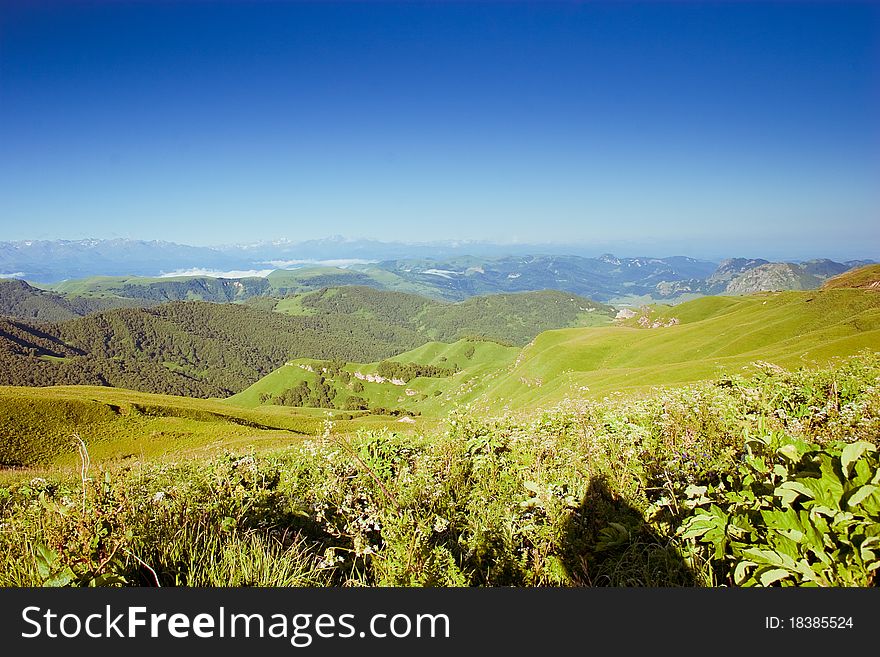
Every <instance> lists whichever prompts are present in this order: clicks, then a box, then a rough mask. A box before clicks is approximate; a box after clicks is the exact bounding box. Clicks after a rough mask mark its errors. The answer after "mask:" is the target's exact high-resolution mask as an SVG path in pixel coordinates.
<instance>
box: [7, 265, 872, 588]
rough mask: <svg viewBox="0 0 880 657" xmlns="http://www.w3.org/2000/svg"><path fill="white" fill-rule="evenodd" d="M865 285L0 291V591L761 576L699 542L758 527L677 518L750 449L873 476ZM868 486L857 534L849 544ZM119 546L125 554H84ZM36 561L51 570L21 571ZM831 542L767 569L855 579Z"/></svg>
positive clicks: (794, 578)
mask: <svg viewBox="0 0 880 657" xmlns="http://www.w3.org/2000/svg"><path fill="white" fill-rule="evenodd" d="M321 275H323V274H321ZM878 278H880V266H876V265H869V266H866V267H863V268H860V269H856V270H853V271H852V272H848V273H843V274H840V275H838V276H836V277H832V278H831V279H830V280H829V281H827V282H826V283H825V284H824V285H823V286H822V288H821V289H813V290H808V291H768V292H758V293H753V294H748V295H727V296H702V297H699V298H695V299H693V300H690V301H684V302H681V303H678V304H675V305H667V304H652V305H642V306H640V307H637V308H631V307H630V308H628V307H626V306H623V307H622V308H623V309H624V311H625V312H623V311H621V310H619V309H618V308H614V307H612V306H610V305H607V304H602V303H598V302H594V301H592V300H590V299H588V298H585V297H579V296H576V295H572V294H571V293H567V292H560V291H550V290H548V291H540V292H523V293H513V294H494V295H484V296H471V297H469V298H467V299H466V300H464V301H459V302H449V301H438V300H436V299H432V298H428V297H423V296H419V295H417V294H412V293H410V292H391V291H387V290H380V289H377V288H375V287H372V286H363V285H346V286H336V287H321V288H319V289H317V290H313V291H306V292H297V293H293V294H285V295H284V296H281V297H278V298H276V297H273V296H271V295H257V296H253V297H247V298H244V299H235V298H233V297H228V298H227V297H224V298H223V299H221V300H220V301H216V302H208V301H203V300H180V299H175V300H172V301H167V300H166V301H163V300H161V299H159V298H155V299H147V298H146V297H143V298H142V301H144V302H146V301H149V303H144V304H143V305H139V306H136V307H116V308H112V307H111V308H109V309H108V308H105V307H101V306H100V305H98V306H96V307H91V306H88V305H79V302H78V301H77V299H79V298H84V299H95V300H98V299H102V298H103V299H105V300H113V301H112V302H117V301H118V300H120V299H126V300H130V299H128V298H124V297H118V296H116V295H115V292H114V293H113V294H110V295H109V296H104V297H102V296H101V294H103V293H99V292H95V291H94V289H93V290H92V292H91V293H90V294H94V296H90V294H87V295H85V296H82V297H80V296H79V294H78V292H77V291H75V289H73V288H69V289H67V290H59V291H56V292H48V291H45V290H42V291H41V290H39V289H38V288H34V287H30V286H26V285H24V284H21V283H13V284H12V285H13V286H14V287H11V289H12V290H13V292H14V294H11V295H6V296H5V297H4V299H5V300H6V303H7V306H6V307H7V308H8V309H9V310H10V313H9V315H8V316H7V318H6V319H3V320H2V321H0V359H2V363H3V369H2V370H0V373H2V377H3V384H4V385H2V386H0V513H2V514H3V518H4V522H5V523H6V526H8V527H13V528H17V529H14V532H13V533H12V534H8V535H4V534H0V543H3V544H5V545H6V547H7V548H9V550H8V553H9V554H13V553H22V552H23V553H24V554H29V555H31V557H29V558H28V559H25V560H24V561H21V562H15V563H13V562H10V561H8V560H7V561H6V562H5V565H4V568H3V569H0V583H3V584H6V585H10V584H12V585H24V584H33V583H40V582H41V581H42V582H45V581H50V580H51V581H54V580H53V579H52V578H60V580H59V581H62V582H65V583H68V584H80V585H90V584H89V583H90V582H91V583H92V584H94V583H95V582H98V583H104V584H111V583H116V584H140V585H143V584H145V583H148V582H147V581H146V580H145V577H147V575H145V571H144V570H143V568H141V567H140V566H139V564H140V563H141V562H142V561H144V559H148V560H149V563H151V564H152V565H151V568H153V570H154V571H155V573H156V577H157V578H159V579H161V580H162V581H163V582H164V583H165V584H173V583H178V584H185V585H217V584H220V583H225V584H224V585H226V584H228V583H230V582H233V583H234V582H238V583H239V585H244V584H249V585H301V584H302V585H346V584H350V583H352V582H356V583H358V584H359V585H386V584H392V585H418V586H424V585H443V586H447V585H462V584H465V585H490V586H491V585H516V586H532V585H554V586H556V585H564V586H570V585H583V584H596V583H597V580H595V579H594V578H595V577H597V573H600V574H601V573H604V574H601V575H600V576H601V577H602V578H603V579H602V580H600V581H599V582H598V583H605V584H612V585H628V584H632V583H637V584H644V585H660V586H669V585H678V584H686V585H694V584H696V585H708V586H714V585H718V584H719V583H727V584H737V585H766V582H767V581H768V575H767V573H769V572H770V571H771V568H772V564H763V565H762V564H761V563H760V562H758V563H756V562H748V563H751V565H750V566H749V565H746V566H739V565H738V564H740V563H743V562H742V560H741V557H737V556H736V554H738V553H736V552H733V553H730V554H729V555H728V552H725V551H724V550H734V551H735V550H737V549H747V548H748V549H751V548H749V546H754V545H768V544H772V545H775V547H774V548H773V549H776V550H778V549H782V548H780V547H779V546H778V545H776V544H775V543H773V541H776V540H777V539H775V538H773V537H774V536H775V534H774V533H773V531H775V530H773V528H772V525H768V527H767V528H766V529H762V530H760V531H758V533H757V534H755V535H754V536H753V537H752V538H751V539H749V541H751V542H747V543H745V544H744V545H743V546H742V547H741V548H736V547H735V545H736V544H735V543H733V544H730V545H729V546H728V547H726V548H724V549H723V550H722V554H724V555H728V556H724V557H723V558H721V559H720V560H719V558H716V557H713V556H711V551H712V550H716V549H721V548H715V547H711V540H710V536H711V535H710V534H705V533H704V531H703V530H701V529H699V527H701V525H700V523H701V522H704V520H703V518H704V516H703V515H701V514H704V513H707V512H708V511H706V510H705V509H708V508H709V507H708V506H706V505H708V504H709V503H710V502H711V501H712V500H713V499H714V500H716V502H717V503H718V504H722V502H721V499H722V497H718V496H722V490H723V486H721V487H720V488H719V487H718V486H720V484H719V482H720V481H722V480H723V481H728V482H729V483H728V484H727V485H730V486H735V487H737V486H741V485H742V483H741V482H742V479H741V478H742V477H746V476H751V477H755V476H759V475H760V473H761V472H763V471H760V470H757V471H752V472H751V474H749V473H748V472H746V470H744V469H743V468H750V467H753V465H751V464H753V461H751V460H749V459H746V461H745V463H746V464H749V465H741V464H742V463H743V460H742V459H743V458H745V457H744V454H754V453H758V451H760V450H764V451H763V452H761V453H764V454H765V457H764V458H768V459H771V460H772V459H779V458H781V457H779V456H778V455H779V454H782V453H783V452H784V453H785V454H787V455H791V454H793V452H792V451H791V450H796V451H797V454H802V455H803V456H797V457H796V458H795V460H794V461H791V459H789V461H787V462H783V463H788V465H787V466H786V467H787V468H789V469H788V470H785V468H783V466H782V464H780V462H779V461H778V460H777V461H775V462H776V463H777V465H776V466H774V467H775V470H774V472H777V473H782V472H783V470H785V473H786V474H785V475H784V477H785V478H789V479H786V480H789V481H792V482H795V483H797V485H801V484H800V483H798V482H805V481H806V482H808V481H809V480H808V479H804V478H803V477H805V476H808V474H806V473H809V472H810V470H809V466H808V462H809V459H810V458H814V457H813V456H811V455H813V454H818V456H816V457H815V458H825V459H832V460H835V459H836V461H835V462H841V459H852V458H853V454H855V453H854V452H853V451H852V449H853V448H854V447H852V446H855V447H857V448H858V449H859V450H860V451H859V452H858V455H857V456H855V458H856V460H857V461H858V462H859V463H862V462H863V465H859V468H862V469H859V470H858V473H859V474H858V475H857V477H858V479H857V480H856V479H852V480H844V481H843V482H842V483H841V484H839V485H840V486H843V490H850V488H847V487H852V486H856V487H858V486H869V487H870V486H875V484H872V483H869V482H870V481H874V480H875V479H877V478H878V477H880V474H878V473H877V468H876V463H875V461H876V454H877V451H876V440H877V436H878V431H880V397H878V392H877V391H878V390H880V364H878V361H877V359H878V351H880V294H878V292H877V290H876V288H877V283H876V281H877V280H878ZM325 282H329V281H325ZM334 282H338V281H334ZM127 284H128V283H126V285H127ZM164 284H165V283H163V285H164ZM191 284H192V283H191V282H187V283H186V286H190V285H191ZM7 285H8V284H7ZM112 285H116V283H115V282H113V283H112ZM149 285H152V283H147V287H148V288H149ZM8 289H9V288H8ZM114 289H115V288H114ZM202 289H204V290H209V289H213V288H208V287H206V288H202ZM217 289H223V288H217ZM225 289H229V286H225ZM232 289H237V288H232ZM80 291H81V290H80ZM10 300H11V301H10ZM79 312H82V314H81V315H79V314H77V313H79ZM71 314H73V315H75V316H73V317H71V316H70V315H71ZM22 315H24V317H22ZM768 432H769V433H768ZM848 445H850V447H848ZM756 450H758V451H756ZM786 450H788V451H786ZM774 455H776V456H774ZM785 458H788V457H785ZM792 458H794V457H792ZM872 459H873V460H872ZM757 463H758V462H757V461H755V462H754V464H757ZM754 467H758V465H754ZM780 468H782V469H780ZM804 468H807V469H806V470H804ZM90 472H94V473H95V474H94V475H91V474H89V473H90ZM853 472H854V474H853V475H852V476H853V477H856V474H855V471H853ZM99 474H100V477H102V478H103V479H100V478H98V475H99ZM761 476H763V475H761ZM774 476H777V475H774ZM835 476H838V475H835ZM863 480H864V481H863ZM99 481H103V483H100V484H99V483H98V482H99ZM792 485H794V484H792ZM809 485H812V484H809ZM822 485H825V484H822ZM835 485H837V484H835ZM798 490H800V489H798ZM853 490H855V489H853ZM865 490H866V491H868V492H867V493H866V494H865V495H862V496H860V498H859V499H860V500H861V501H860V503H859V504H860V505H859V507H858V509H857V510H856V511H857V514H856V516H855V517H858V518H863V519H864V520H859V522H863V525H864V526H866V527H870V526H874V527H875V528H876V526H877V525H876V523H875V524H873V525H872V523H874V520H872V518H874V517H875V516H877V515H878V514H880V498H877V494H876V493H871V492H870V491H873V488H870V490H869V489H865ZM77 491H79V492H77ZM430 491H433V492H431V493H430V496H429V497H425V495H427V494H428V493H429V492H430ZM695 491H697V492H695ZM699 491H702V492H699ZM77 495H79V496H80V497H82V499H83V500H84V501H83V507H82V513H83V514H86V515H83V516H81V517H80V516H79V511H76V510H75V505H73V502H72V500H73V499H76V496H77ZM695 495H701V496H702V497H695ZM108 496H109V497H108ZM707 496H708V497H707ZM713 496H715V497H713ZM875 498H877V499H875ZM676 499H687V500H688V501H687V503H686V505H685V506H684V507H682V506H680V505H678V506H676V503H675V502H674V500H676ZM113 500H117V501H116V502H114V501H113ZM122 500H129V501H127V502H122ZM432 500H433V501H432ZM622 500H626V501H627V502H626V504H624V503H623V502H622ZM833 503H834V504H838V502H833ZM840 503H841V504H842V502H840ZM119 504H122V506H119ZM768 504H769V502H768ZM107 505H110V506H107ZM114 505H115V506H114ZM718 508H722V507H718ZM723 508H724V509H726V510H725V511H724V512H725V513H730V514H735V513H739V512H740V511H738V510H737V509H736V508H735V507H723ZM102 509H103V510H102ZM779 512H780V513H781V512H782V511H779ZM92 513H98V514H99V515H98V516H95V517H104V516H101V514H111V516H112V517H113V518H115V520H113V521H112V522H111V524H110V525H106V524H104V525H101V526H102V527H104V529H99V527H98V525H94V526H92V525H90V524H88V523H90V522H91V521H90V520H89V519H88V518H90V517H91V515H89V514H92ZM713 513H714V512H713ZM34 514H36V515H34ZM858 514H861V515H858ZM34 517H39V518H40V520H39V522H40V523H41V524H40V525H39V528H37V526H35V525H33V524H32V522H33V520H31V519H32V518H34ZM77 517H79V518H80V519H79V520H76V523H74V524H70V523H71V522H72V520H71V519H73V518H77ZM107 517H110V516H107ZM731 517H732V516H731ZM102 522H105V521H102ZM83 523H85V524H83ZM505 523H507V524H505ZM865 523H866V524H865ZM863 525H858V526H859V527H862V526H863ZM848 526H849V525H848ZM504 527H507V529H503V528H504ZM108 528H109V529H108ZM447 528H448V529H447ZM291 531H293V532H295V533H294V534H292V536H295V537H296V538H295V539H294V541H293V542H292V543H284V542H283V541H284V540H286V539H284V538H283V537H284V536H288V535H289V532H291ZM765 531H766V532H769V533H766V534H765V533H761V532H765ZM827 531H832V530H831V529H828V530H827ZM835 531H842V530H835ZM859 531H861V530H859ZM870 531H873V530H869V535H873V534H870ZM94 532H98V533H96V534H95V535H94V536H95V537H94V538H93V539H89V538H88V537H89V536H92V534H93V533H94ZM108 532H109V533H108ZM279 532H280V533H279ZM413 532H415V533H413ZM487 532H488V533H487ZM498 532H502V533H501V534H498ZM504 532H513V533H509V534H508V535H507V537H506V538H504V539H503V540H501V539H498V540H501V542H496V539H493V538H491V536H501V535H504ZM560 532H562V534H560ZM559 536H564V538H562V539H560V538H558V537H559ZM16 537H32V538H27V539H21V538H16ZM431 537H433V538H431ZM21 540H25V542H24V543H21V542H20V541H21ZM80 540H92V541H93V543H94V542H95V541H96V543H95V544H96V545H97V548H96V549H97V551H96V552H82V548H79V547H76V544H75V542H76V541H80ZM835 540H836V541H837V540H840V541H843V540H844V539H843V538H840V537H838V538H836V539H835ZM846 540H856V539H849V538H847V539H846ZM70 541H74V543H70ZM707 542H708V545H707ZM122 545H124V546H125V550H128V551H129V552H128V553H136V554H138V555H140V556H139V559H140V561H138V560H132V559H128V558H125V559H116V560H113V559H111V558H110V557H111V556H112V552H113V551H114V550H118V549H119V546H122ZM523 545H539V546H541V548H540V549H541V553H540V554H538V553H535V554H531V553H529V552H522V549H523V547H522V546H523ZM865 545H868V544H865ZM47 546H50V547H47ZM51 546H54V547H51ZM114 546H115V547H114ZM407 546H408V547H407ZM609 546H611V547H609ZM613 546H617V547H613ZM47 549H51V550H54V551H55V552H53V554H56V557H54V559H57V560H58V561H57V563H56V562H52V563H53V564H55V565H51V564H50V565H46V566H41V565H40V564H41V563H43V562H42V561H40V560H41V559H43V560H45V558H46V557H45V556H40V555H44V554H45V552H40V551H39V550H47ZM786 549H789V548H786ZM791 549H794V548H791ZM810 549H813V548H810ZM841 549H844V548H841ZM865 549H867V548H864V549H863V552H862V554H863V555H866V556H865V557H862V558H867V559H868V560H869V561H870V562H871V563H874V562H875V561H877V560H878V559H880V555H878V554H875V552H873V551H870V550H868V551H865ZM401 550H403V552H402V553H401ZM412 550H415V552H414V553H412V554H415V555H417V556H416V557H415V560H414V561H413V556H409V557H407V556H406V554H410V553H411V552H410V551H412ZM797 550H801V548H797ZM517 554H531V556H529V557H528V558H522V557H517V556H515V555H517ZM716 554H717V553H716ZM843 554H844V553H843V552H841V553H840V556H839V557H838V558H839V559H841V560H844V561H841V563H847V564H849V565H847V566H846V568H845V570H843V571H839V572H837V574H832V573H831V572H830V571H829V572H826V570H823V569H822V568H821V567H820V565H821V563H822V562H821V560H820V561H819V562H816V563H817V564H819V565H816V566H815V567H813V568H812V569H811V570H809V571H805V570H803V568H801V567H794V566H792V567H791V568H790V569H788V570H784V571H783V570H779V572H777V571H775V570H774V571H773V573H774V574H773V576H774V577H778V578H781V579H782V580H783V581H784V582H786V583H789V584H792V585H799V584H805V583H810V582H813V583H815V582H819V583H820V584H821V583H822V582H824V583H825V585H827V584H829V583H832V584H833V585H838V584H840V583H842V582H851V583H855V584H858V585H866V584H867V583H869V582H871V581H873V580H872V578H873V575H872V574H870V573H871V572H873V571H866V570H865V569H864V566H862V565H859V564H858V563H852V564H850V563H849V562H848V561H845V559H846V558H848V557H844V556H843ZM199 555H206V556H207V555H214V556H212V557H211V559H212V560H211V561H208V562H203V561H201V558H202V557H201V556H199ZM217 555H227V556H229V555H238V556H236V557H235V561H234V562H226V561H223V559H226V558H227V557H225V556H224V557H222V558H221V557H218V556H217ZM375 555H381V557H376V556H375ZM480 555H482V556H480ZM576 555H577V556H576ZM218 558H221V560H220V561H216V560H215V559H218ZM230 558H232V557H231V556H230ZM181 559H183V560H185V561H186V560H188V562H189V563H190V566H187V569H188V570H187V572H186V574H183V573H182V571H180V568H181V567H182V566H181V564H182V563H183V562H182V561H181ZM585 559H586V560H588V562H587V561H584V560H585ZM649 562H651V563H655V566H653V567H652V569H651V570H646V568H647V566H646V564H647V563H649ZM249 563H252V564H253V563H271V564H273V566H272V567H271V568H270V569H269V570H265V571H262V572H261V574H257V573H252V574H250V575H248V574H247V573H248V572H249V571H248V568H249V566H247V565H246V564H249ZM585 563H589V564H590V566H589V569H587V570H585V569H584V568H585V566H584V564H585ZM65 564H66V565H65ZM0 565H3V564H0ZM734 566H736V573H734ZM47 568H48V570H46V569H47ZM4 569H5V570H4ZM41 569H42V570H41ZM777 570H778V569H777ZM43 572H48V573H49V575H47V576H43V575H41V574H40V573H43ZM45 577H49V580H46V579H45ZM41 578H42V579H41ZM157 581H158V580H157ZM774 581H778V580H774Z"/></svg>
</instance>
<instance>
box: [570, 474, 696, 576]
mask: <svg viewBox="0 0 880 657" xmlns="http://www.w3.org/2000/svg"><path fill="white" fill-rule="evenodd" d="M562 562H563V566H564V567H565V569H566V571H567V573H568V575H569V577H570V579H571V582H572V583H573V584H575V585H580V586H695V585H696V583H697V582H696V578H695V577H694V573H693V572H692V571H691V569H690V567H689V566H688V564H687V563H686V562H685V561H684V559H682V557H681V555H679V554H678V552H677V551H676V550H675V548H674V547H673V546H672V545H670V541H669V539H668V538H667V537H665V536H663V535H662V534H659V533H658V532H656V531H655V530H654V529H653V528H651V526H650V525H648V524H647V523H646V522H645V520H644V518H643V517H642V514H641V513H640V512H639V511H638V510H637V509H635V508H633V507H632V506H630V505H629V504H627V502H626V501H624V500H623V499H622V498H621V497H620V496H619V495H617V494H616V493H614V492H613V491H611V490H610V489H609V488H608V486H607V485H606V483H605V481H604V480H603V479H601V478H593V480H592V481H591V482H590V486H589V488H588V489H587V493H586V495H585V496H584V499H583V500H581V503H580V505H579V506H578V508H577V509H576V510H575V511H573V512H572V514H571V516H570V517H569V519H568V522H567V523H566V525H565V529H564V536H563V539H562Z"/></svg>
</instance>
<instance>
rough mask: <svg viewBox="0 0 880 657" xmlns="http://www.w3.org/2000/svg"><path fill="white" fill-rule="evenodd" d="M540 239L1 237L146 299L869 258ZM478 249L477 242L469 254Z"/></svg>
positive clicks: (726, 285) (690, 282)
mask: <svg viewBox="0 0 880 657" xmlns="http://www.w3.org/2000/svg"><path fill="white" fill-rule="evenodd" d="M539 247H540V245H532V246H531V247H526V246H525V245H523V246H517V247H511V246H508V245H492V244H488V243H483V242H479V243H477V242H462V243H457V242H443V243H432V244H403V243H387V242H378V241H372V240H345V239H342V238H331V239H327V240H313V241H308V242H301V243H294V242H288V241H283V240H282V241H278V242H271V243H258V244H252V245H237V246H229V247H217V248H212V247H194V246H185V245H180V244H174V243H170V242H161V241H151V242H146V241H137V240H122V239H114V240H79V241H64V240H56V241H26V242H0V277H2V278H17V279H24V280H28V281H30V282H32V283H36V284H38V285H41V286H42V287H48V288H51V289H53V290H54V291H57V292H63V293H67V294H77V295H86V296H101V297H114V298H121V299H139V300H143V301H145V302H150V303H161V302H166V301H175V300H204V301H221V302H228V301H243V300H245V299H248V298H251V297H254V296H272V297H282V296H284V295H287V294H292V293H300V292H307V291H310V290H316V289H320V288H322V287H332V286H338V285H366V286H369V287H374V288H377V289H382V290H393V291H400V292H409V293H415V294H420V295H423V296H427V297H430V298H434V299H439V300H447V301H460V300H463V299H466V298H469V297H472V296H476V295H482V294H494V293H503V292H526V291H534V290H543V289H551V290H561V291H565V292H570V293H573V294H578V295H582V296H585V297H589V298H592V299H595V300H597V301H601V302H605V303H609V302H610V303H615V304H618V305H622V304H630V305H631V304H638V303H648V302H651V301H667V302H678V301H683V300H687V299H691V298H695V297H697V296H703V295H709V294H747V293H749V292H756V291H763V290H781V289H789V290H804V289H813V288H817V287H819V286H820V285H821V284H822V283H823V282H824V281H825V280H827V279H828V278H830V277H832V276H835V275H838V274H841V273H843V272H845V271H848V270H850V269H852V268H854V267H858V266H862V265H865V264H870V263H871V262H873V261H870V260H858V261H847V262H835V261H832V260H827V259H821V260H810V261H806V262H770V261H768V260H762V259H745V258H732V259H728V260H723V261H722V262H721V263H715V262H710V261H707V260H699V259H695V258H689V257H684V256H673V257H665V258H648V257H645V258H620V257H616V256H614V255H611V254H605V255H601V256H599V257H585V256H582V255H564V254H552V253H550V254H548V253H542V254H539V253H538V252H537V251H534V250H533V251H532V252H531V253H516V252H515V251H516V250H517V249H525V248H531V249H537V248H539ZM555 248H559V246H558V245H556V246H555ZM471 249H473V250H475V252H476V251H480V252H481V253H480V254H478V255H474V254H473V253H468V251H469V250H471ZM493 252H497V253H494V254H493ZM108 277H109V278H108ZM77 303H79V304H81V303H82V302H77ZM116 305H119V304H116Z"/></svg>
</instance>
